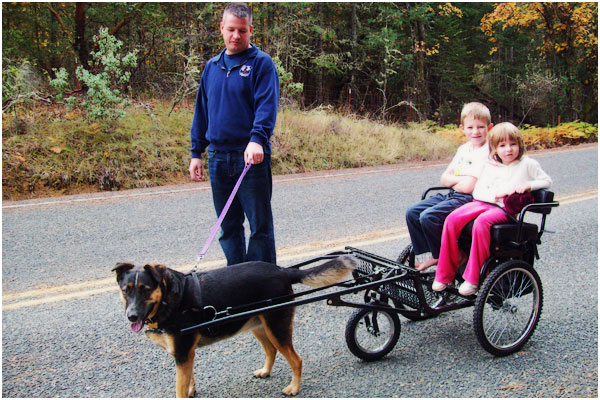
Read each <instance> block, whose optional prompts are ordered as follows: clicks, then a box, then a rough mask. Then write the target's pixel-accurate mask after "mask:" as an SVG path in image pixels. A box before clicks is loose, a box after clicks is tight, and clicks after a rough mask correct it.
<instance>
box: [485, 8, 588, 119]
mask: <svg viewBox="0 0 600 400" xmlns="http://www.w3.org/2000/svg"><path fill="white" fill-rule="evenodd" d="M481 29H482V31H483V32H484V33H485V34H486V35H487V36H488V37H489V38H490V41H491V42H493V43H494V44H496V46H494V47H493V48H492V53H493V52H496V51H498V49H499V48H500V46H501V45H502V42H501V40H499V34H498V33H499V31H504V30H509V29H510V30H515V31H516V32H518V33H519V34H520V35H525V36H530V37H533V38H534V40H535V42H536V48H537V51H538V53H539V55H540V56H542V57H543V58H544V59H545V60H546V62H547V65H548V68H549V70H550V71H551V72H552V74H553V75H554V76H555V77H556V78H557V79H559V80H561V81H562V82H563V85H564V89H563V91H562V93H561V94H558V95H559V96H561V97H564V101H562V102H561V103H562V104H561V105H560V107H559V108H558V110H557V111H558V113H560V114H563V115H564V114H567V115H568V117H569V118H571V119H577V118H583V119H586V120H589V119H590V118H594V116H595V117H596V118H597V103H598V93H597V87H598V73H597V71H598V53H597V47H598V5H597V3H501V4H498V5H497V7H496V8H495V9H494V11H493V12H491V13H488V14H486V15H485V16H484V18H483V19H482V21H481ZM579 93H581V94H582V95H579ZM594 104H595V105H596V106H593V105H594Z"/></svg>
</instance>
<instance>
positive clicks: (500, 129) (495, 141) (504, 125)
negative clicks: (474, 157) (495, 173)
mask: <svg viewBox="0 0 600 400" xmlns="http://www.w3.org/2000/svg"><path fill="white" fill-rule="evenodd" d="M507 136H508V137H509V139H512V140H514V141H515V142H517V143H518V144H519V155H518V156H517V158H516V159H515V160H520V159H521V157H523V154H524V153H525V144H524V143H523V136H522V135H521V132H520V131H519V128H517V127H516V126H514V125H513V124H511V123H510V122H501V123H499V124H498V125H496V126H494V127H493V128H492V129H491V130H490V131H489V132H488V145H489V146H490V157H492V158H493V159H494V160H496V161H498V162H500V163H501V162H502V160H501V159H500V157H499V156H498V153H496V149H497V148H498V145H499V144H500V142H501V141H503V140H505V139H506V137H507Z"/></svg>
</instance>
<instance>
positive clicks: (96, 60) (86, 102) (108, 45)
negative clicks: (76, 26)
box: [50, 28, 137, 121]
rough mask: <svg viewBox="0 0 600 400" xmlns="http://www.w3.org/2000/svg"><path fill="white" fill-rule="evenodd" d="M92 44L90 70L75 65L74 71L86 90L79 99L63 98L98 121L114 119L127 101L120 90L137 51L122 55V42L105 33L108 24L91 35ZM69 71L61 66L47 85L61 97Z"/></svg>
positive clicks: (66, 84) (69, 104) (68, 103)
mask: <svg viewBox="0 0 600 400" xmlns="http://www.w3.org/2000/svg"><path fill="white" fill-rule="evenodd" d="M94 45H95V47H97V48H98V51H95V52H90V55H91V56H92V60H93V61H92V65H91V68H90V69H91V71H88V70H86V69H85V68H84V67H83V66H81V65H80V66H79V67H77V70H76V71H75V75H76V76H77V79H79V80H80V81H81V82H82V83H83V84H84V85H85V86H87V88H88V89H87V93H86V94H85V96H83V98H82V99H78V98H77V97H74V96H71V97H69V98H67V99H66V103H67V105H68V106H69V107H77V106H79V107H81V108H82V109H83V110H84V111H85V112H86V114H87V116H88V118H90V119H94V120H97V121H102V120H114V119H117V118H121V117H123V116H125V111H124V108H125V107H126V106H128V105H129V104H130V102H129V100H128V99H127V98H125V96H124V95H123V93H122V88H123V87H124V86H125V85H126V84H127V83H128V82H129V79H130V78H131V72H129V71H128V70H127V69H129V68H134V67H135V66H136V65H137V57H136V52H133V53H132V52H130V53H127V54H125V55H124V56H121V55H120V54H119V53H120V50H121V47H122V46H123V42H121V41H120V40H117V39H116V38H115V37H114V36H112V35H109V34H108V29H107V28H100V32H99V33H98V35H96V36H94ZM68 78H69V74H68V73H67V71H65V69H64V68H61V69H60V70H59V71H57V72H56V78H55V79H53V80H52V81H50V85H51V86H52V87H53V88H55V89H56V90H57V92H58V94H57V96H56V98H57V99H58V100H59V101H60V100H62V98H63V94H64V91H65V89H66V88H67V87H68Z"/></svg>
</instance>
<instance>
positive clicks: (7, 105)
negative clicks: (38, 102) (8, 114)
mask: <svg viewBox="0 0 600 400" xmlns="http://www.w3.org/2000/svg"><path fill="white" fill-rule="evenodd" d="M42 90H43V89H42V81H41V79H40V77H39V74H38V73H37V72H36V71H35V68H34V67H33V66H32V65H31V63H30V62H29V61H27V60H23V61H22V62H20V63H18V65H15V64H13V63H12V62H11V61H10V60H4V62H3V64H2V110H3V111H9V110H12V109H13V108H14V107H16V106H17V105H19V104H29V103H31V100H32V99H39V98H40V92H41V91H42Z"/></svg>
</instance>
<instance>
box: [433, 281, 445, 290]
mask: <svg viewBox="0 0 600 400" xmlns="http://www.w3.org/2000/svg"><path fill="white" fill-rule="evenodd" d="M447 287H448V285H447V284H446V283H442V282H438V281H433V284H432V285H431V290H433V291H434V292H441V291H442V290H444V289H446V288H447Z"/></svg>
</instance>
